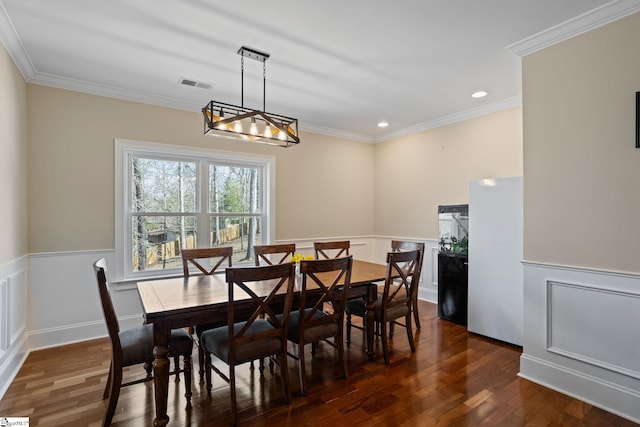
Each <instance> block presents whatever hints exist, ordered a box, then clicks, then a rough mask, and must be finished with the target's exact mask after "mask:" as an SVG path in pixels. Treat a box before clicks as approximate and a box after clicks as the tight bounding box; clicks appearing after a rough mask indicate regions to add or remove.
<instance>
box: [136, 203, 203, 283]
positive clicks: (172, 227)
mask: <svg viewBox="0 0 640 427" xmlns="http://www.w3.org/2000/svg"><path fill="white" fill-rule="evenodd" d="M131 229H132V231H133V233H132V242H133V245H132V250H133V253H132V255H133V256H132V266H131V269H132V270H133V271H148V270H166V269H169V268H179V267H181V266H182V258H181V255H180V251H181V249H182V248H189V249H190V248H195V247H196V217H195V216H148V215H139V216H134V217H133V221H132V224H131Z"/></svg>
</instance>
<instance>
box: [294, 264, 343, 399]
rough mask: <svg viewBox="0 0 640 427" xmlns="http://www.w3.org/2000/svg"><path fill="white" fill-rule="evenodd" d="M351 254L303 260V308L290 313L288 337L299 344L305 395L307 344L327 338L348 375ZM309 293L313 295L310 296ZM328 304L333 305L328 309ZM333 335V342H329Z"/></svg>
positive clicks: (299, 365)
mask: <svg viewBox="0 0 640 427" xmlns="http://www.w3.org/2000/svg"><path fill="white" fill-rule="evenodd" d="M352 264H353V258H352V257H351V256H348V257H343V258H334V259H328V260H309V261H301V262H300V273H302V286H301V289H300V308H299V310H297V311H294V312H293V313H291V319H290V320H289V330H288V332H287V336H288V338H289V341H292V342H294V343H295V344H296V345H297V355H293V354H290V356H292V357H294V358H295V359H297V360H298V371H299V375H300V392H301V394H302V395H305V394H306V385H305V384H306V373H305V372H306V371H305V361H304V358H305V357H304V346H305V345H306V344H312V346H313V347H312V355H314V354H315V350H314V348H315V347H316V346H317V343H318V342H319V341H320V340H325V341H326V342H327V343H328V344H330V345H332V346H333V347H334V348H335V349H336V350H337V351H338V359H339V361H340V365H341V366H342V373H343V376H344V378H348V376H349V373H348V370H347V360H346V357H345V354H344V310H345V303H346V301H347V298H348V296H349V286H350V284H351V267H352ZM310 293H311V294H312V295H313V297H312V298H310ZM325 304H328V305H329V306H330V307H331V310H330V311H325V310H324V307H325ZM328 338H333V341H334V342H333V343H332V342H331V341H327V339H328Z"/></svg>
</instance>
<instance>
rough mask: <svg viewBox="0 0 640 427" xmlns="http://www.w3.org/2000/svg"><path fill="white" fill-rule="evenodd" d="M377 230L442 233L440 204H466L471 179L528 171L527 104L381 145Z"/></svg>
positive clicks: (431, 235) (431, 236) (405, 234)
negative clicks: (525, 155)
mask: <svg viewBox="0 0 640 427" xmlns="http://www.w3.org/2000/svg"><path fill="white" fill-rule="evenodd" d="M375 155H376V157H375V171H376V185H375V191H376V207H375V211H376V234H378V235H382V236H399V237H413V238H423V239H437V237H438V210H437V209H438V205H449V204H466V203H468V200H469V181H471V180H476V179H483V178H504V177H511V176H520V175H522V109H521V108H520V107H516V108H511V109H508V110H504V111H500V112H497V113H493V114H489V115H486V116H482V117H478V118H475V119H471V120H466V121H463V122H459V123H455V124H451V125H448V126H443V127H440V128H436V129H431V130H428V131H424V132H420V133H416V134H413V135H409V136H405V137H402V138H398V139H395V140H392V141H387V142H383V143H381V144H378V145H377V146H376V153H375Z"/></svg>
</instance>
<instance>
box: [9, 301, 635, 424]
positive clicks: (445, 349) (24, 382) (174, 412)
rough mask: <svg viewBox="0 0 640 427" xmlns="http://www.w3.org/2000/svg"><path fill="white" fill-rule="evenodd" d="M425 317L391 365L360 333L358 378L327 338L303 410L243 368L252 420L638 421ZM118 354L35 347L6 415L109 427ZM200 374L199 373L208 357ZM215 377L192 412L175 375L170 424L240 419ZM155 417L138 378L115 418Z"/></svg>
mask: <svg viewBox="0 0 640 427" xmlns="http://www.w3.org/2000/svg"><path fill="white" fill-rule="evenodd" d="M420 313H421V323H422V330H421V331H419V332H417V333H416V352H415V353H411V352H410V351H409V346H408V343H407V337H406V334H405V332H404V329H403V328H396V336H395V337H394V339H393V344H392V354H391V365H389V366H385V365H384V363H383V360H382V354H381V352H382V346H381V345H380V343H379V342H376V345H375V350H376V352H377V355H378V356H377V357H376V360H375V361H374V362H368V361H367V357H366V355H365V354H364V353H363V351H362V333H361V331H359V330H353V342H352V344H351V347H350V348H349V349H348V351H347V355H348V356H347V357H348V360H349V379H347V380H344V379H342V378H341V377H340V370H339V369H338V367H337V366H336V356H335V350H334V349H333V348H332V347H330V346H329V345H326V344H321V345H320V348H319V350H318V353H317V355H316V357H315V358H314V359H312V358H311V357H310V355H309V357H308V359H307V360H308V361H307V373H308V378H309V384H308V394H307V396H305V397H303V396H301V395H300V393H299V390H300V387H299V384H298V375H297V365H296V362H295V361H293V360H291V359H289V361H290V363H289V368H290V381H291V387H292V390H293V401H292V403H291V405H285V404H284V401H283V399H282V394H281V388H280V383H279V381H280V378H279V373H278V371H277V370H276V372H275V374H274V375H272V374H270V373H269V372H268V371H267V372H266V373H265V375H264V377H262V378H261V377H260V375H259V373H258V371H257V369H256V370H255V371H251V370H250V369H249V365H248V364H247V365H242V366H241V367H240V368H239V369H238V377H239V379H238V383H239V385H238V409H239V419H240V420H241V421H240V425H243V426H267V425H268V426H306V425H313V426H347V425H348V426H354V427H355V426H394V427H395V426H632V425H635V424H634V423H632V422H630V421H628V420H625V419H623V418H620V417H617V416H615V415H613V414H610V413H608V412H606V411H603V410H601V409H598V408H596V407H593V406H591V405H588V404H586V403H584V402H581V401H579V400H576V399H572V398H570V397H568V396H565V395H563V394H560V393H557V392H554V391H552V390H549V389H547V388H544V387H541V386H539V385H536V384H534V383H532V382H529V381H527V380H524V379H521V378H519V377H518V376H517V373H518V370H519V356H520V353H521V349H520V348H519V347H515V346H511V345H507V344H504V343H500V342H496V341H493V340H490V339H487V338H484V337H480V336H478V335H475V334H471V333H468V332H467V331H466V329H465V328H464V327H462V326H459V325H456V324H453V323H451V322H448V321H446V320H441V319H439V318H438V317H437V308H436V306H435V305H433V304H429V303H426V302H422V301H421V302H420ZM308 347H309V346H308ZM307 351H308V352H310V349H307ZM109 352H110V344H109V341H108V339H106V338H105V339H99V340H93V341H88V342H83V343H78V344H72V345H67V346H64V347H57V348H51V349H46V350H40V351H35V352H33V353H31V354H30V355H29V357H28V359H27V361H26V363H25V364H24V366H23V367H22V369H21V370H20V373H19V374H18V376H17V377H16V379H15V380H14V382H13V383H12V384H11V386H10V388H9V390H8V391H7V393H6V394H5V396H4V397H3V399H2V400H1V401H0V416H1V417H5V416H22V417H29V419H30V425H31V426H32V427H33V426H99V425H101V420H102V417H103V415H104V411H105V408H106V402H107V401H106V400H103V399H102V392H103V390H104V386H105V383H106V379H107V373H108V370H109ZM195 355H196V352H195V351H194V356H195ZM221 367H224V365H221ZM143 373H144V370H143V369H142V367H134V368H131V369H128V371H127V373H126V375H127V377H134V376H138V375H140V374H143ZM194 373H195V377H196V378H197V356H196V357H194ZM213 375H214V389H213V392H212V394H211V396H208V395H207V393H206V390H205V388H204V384H199V383H198V381H197V380H196V381H194V385H193V397H192V402H193V407H192V409H191V410H186V409H185V398H184V380H181V381H180V382H174V380H173V377H172V379H171V381H170V385H169V404H168V413H169V417H170V418H171V421H170V423H169V425H170V426H218V425H228V424H229V422H230V402H229V387H228V385H227V384H226V383H225V382H224V381H223V380H222V379H220V378H218V377H217V376H215V373H214V374H213ZM153 416H154V400H153V383H152V382H150V383H144V384H137V385H133V386H130V387H126V388H124V389H123V390H122V392H121V394H120V399H119V402H118V408H117V410H116V415H115V417H114V422H113V424H112V425H114V426H150V425H152V422H153Z"/></svg>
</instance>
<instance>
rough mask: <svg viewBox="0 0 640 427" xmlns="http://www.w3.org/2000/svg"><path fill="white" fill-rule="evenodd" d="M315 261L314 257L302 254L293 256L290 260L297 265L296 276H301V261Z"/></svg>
mask: <svg viewBox="0 0 640 427" xmlns="http://www.w3.org/2000/svg"><path fill="white" fill-rule="evenodd" d="M312 259H313V255H302V254H293V256H291V257H290V258H289V262H293V263H295V264H296V274H298V275H299V274H300V261H303V260H312Z"/></svg>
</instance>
